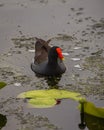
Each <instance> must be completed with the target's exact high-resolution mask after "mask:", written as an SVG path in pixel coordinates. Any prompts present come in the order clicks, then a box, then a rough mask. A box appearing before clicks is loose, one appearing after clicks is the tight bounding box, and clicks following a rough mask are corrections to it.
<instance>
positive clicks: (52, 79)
mask: <svg viewBox="0 0 104 130" xmlns="http://www.w3.org/2000/svg"><path fill="white" fill-rule="evenodd" d="M60 79H61V76H48V77H45V80H46V82H47V84H48V86H49V88H50V89H58V88H59V86H58V82H59V81H60Z"/></svg>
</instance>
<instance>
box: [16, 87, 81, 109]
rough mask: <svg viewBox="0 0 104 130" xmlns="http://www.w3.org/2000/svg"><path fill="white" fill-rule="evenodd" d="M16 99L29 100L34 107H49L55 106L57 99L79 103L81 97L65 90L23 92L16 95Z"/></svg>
mask: <svg viewBox="0 0 104 130" xmlns="http://www.w3.org/2000/svg"><path fill="white" fill-rule="evenodd" d="M18 98H27V99H30V100H29V103H30V104H32V105H33V106H36V107H45V106H46V107H48V106H49V107H50V106H53V105H55V104H56V103H57V102H56V100H58V99H65V98H71V99H73V100H76V101H80V100H81V99H83V97H82V96H81V95H80V93H76V92H70V91H67V90H58V89H50V90H32V91H28V92H23V93H21V94H19V95H18Z"/></svg>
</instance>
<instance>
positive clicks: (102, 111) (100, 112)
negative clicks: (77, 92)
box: [80, 101, 104, 118]
mask: <svg viewBox="0 0 104 130" xmlns="http://www.w3.org/2000/svg"><path fill="white" fill-rule="evenodd" d="M80 108H81V105H80ZM84 113H87V114H89V115H92V116H95V117H99V118H104V108H100V107H96V106H95V105H94V104H93V103H91V102H88V101H84Z"/></svg>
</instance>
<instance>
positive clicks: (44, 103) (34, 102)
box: [29, 98, 57, 108]
mask: <svg viewBox="0 0 104 130" xmlns="http://www.w3.org/2000/svg"><path fill="white" fill-rule="evenodd" d="M29 103H30V104H29V107H31V108H34V107H35V108H47V107H53V106H54V105H56V103H57V101H56V100H55V99H53V98H37V99H30V100H29Z"/></svg>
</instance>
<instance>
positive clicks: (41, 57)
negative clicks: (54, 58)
mask: <svg viewBox="0 0 104 130" xmlns="http://www.w3.org/2000/svg"><path fill="white" fill-rule="evenodd" d="M50 41H51V40H48V41H44V40H43V39H39V38H36V43H35V57H34V60H35V63H37V64H39V63H42V62H44V61H45V60H47V58H48V52H49V50H50V48H51V47H50V46H49V45H48V44H49V42H50Z"/></svg>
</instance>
